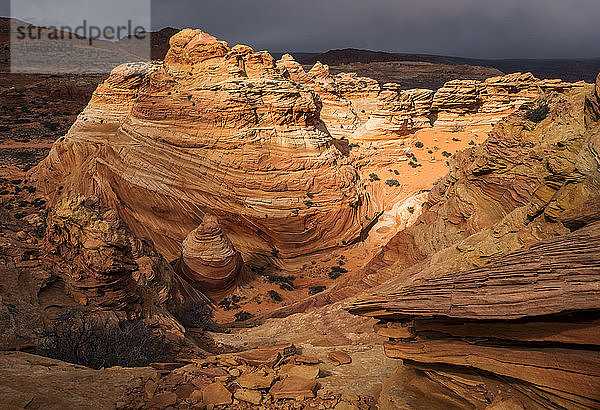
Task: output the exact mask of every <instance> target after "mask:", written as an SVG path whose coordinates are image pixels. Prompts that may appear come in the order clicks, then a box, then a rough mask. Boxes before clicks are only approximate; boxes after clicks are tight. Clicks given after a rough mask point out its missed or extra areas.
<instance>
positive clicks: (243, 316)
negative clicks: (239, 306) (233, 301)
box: [233, 310, 254, 322]
mask: <svg viewBox="0 0 600 410" xmlns="http://www.w3.org/2000/svg"><path fill="white" fill-rule="evenodd" d="M233 316H234V317H235V321H236V322H243V321H245V320H249V319H252V318H253V317H254V315H253V314H252V313H249V312H246V311H245V310H242V311H241V312H237V313H236V314H235V315H233Z"/></svg>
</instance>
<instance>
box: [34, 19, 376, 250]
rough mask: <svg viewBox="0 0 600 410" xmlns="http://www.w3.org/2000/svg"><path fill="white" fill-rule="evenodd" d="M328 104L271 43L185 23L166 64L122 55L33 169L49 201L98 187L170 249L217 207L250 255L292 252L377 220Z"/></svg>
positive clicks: (342, 238)
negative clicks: (331, 123)
mask: <svg viewBox="0 0 600 410" xmlns="http://www.w3.org/2000/svg"><path fill="white" fill-rule="evenodd" d="M319 115H320V103H319V99H318V97H317V95H316V94H315V93H314V91H312V90H310V89H309V88H308V87H306V86H303V85H301V84H298V83H295V82H292V81H290V80H289V79H286V78H284V77H282V76H281V75H280V74H279V73H278V72H277V70H276V69H275V62H274V61H273V58H272V57H271V56H270V55H269V54H268V53H266V52H258V53H255V52H253V50H252V49H251V48H249V47H246V46H235V47H232V48H230V47H229V46H228V45H227V44H226V43H225V42H223V41H218V40H217V39H215V38H214V37H212V36H210V35H208V34H206V33H203V32H202V31H200V30H189V29H187V30H183V31H181V32H180V33H178V34H177V35H175V36H173V37H172V38H171V41H170V50H169V52H168V54H167V56H166V58H165V62H164V63H163V64H135V65H134V64H129V65H124V66H121V67H118V68H116V69H115V70H114V71H113V73H112V74H111V75H110V77H109V78H108V79H107V80H106V81H105V82H104V83H103V84H102V85H100V86H99V87H98V89H97V90H96V91H95V92H94V95H93V97H92V100H91V101H90V103H89V105H88V107H87V108H86V109H85V110H84V111H83V112H82V113H81V114H80V116H79V118H78V120H77V122H76V123H75V124H74V125H73V127H72V128H71V130H70V131H69V133H68V134H67V135H66V136H65V137H64V138H62V139H61V140H59V141H58V142H57V143H56V144H55V145H54V147H53V149H52V151H51V152H50V154H49V156H48V157H47V158H46V160H45V161H43V163H41V164H40V165H39V166H38V167H37V168H36V169H35V170H34V171H33V172H32V174H31V175H32V178H33V179H35V180H36V181H37V186H38V188H40V189H41V191H42V192H44V193H46V194H48V195H49V197H50V201H51V203H55V202H56V201H57V199H58V198H59V197H61V196H64V195H65V194H66V193H68V192H78V193H84V194H92V193H93V194H96V195H97V196H98V197H99V198H100V200H101V202H102V203H103V204H106V205H108V206H109V207H111V208H113V209H115V210H117V211H118V213H119V215H120V216H121V217H122V218H123V220H124V221H125V222H126V223H127V224H128V225H129V226H130V227H131V229H132V230H133V231H134V232H135V233H136V234H137V235H138V236H144V237H149V238H151V239H152V240H153V242H154V243H155V245H156V247H157V249H158V250H159V251H160V252H161V253H163V254H164V255H165V257H167V258H168V259H169V260H174V259H176V258H178V257H179V256H180V244H181V241H183V240H184V239H185V238H186V237H187V236H188V234H189V233H190V232H191V231H192V230H193V229H195V228H196V227H197V226H198V225H199V224H200V223H201V221H202V219H203V217H204V216H205V215H206V214H207V213H210V214H214V215H215V216H217V217H218V219H219V222H220V224H221V226H222V228H223V231H224V232H225V233H226V235H227V236H228V237H229V239H230V240H231V242H232V243H233V245H234V247H235V249H237V250H238V251H240V252H241V253H242V255H244V257H245V258H246V257H248V258H270V259H275V260H277V259H279V260H283V259H286V258H292V257H295V256H299V255H303V254H307V253H311V252H315V251H318V250H322V249H328V248H334V247H337V246H343V245H344V243H348V242H350V241H352V240H353V239H354V238H356V237H358V236H359V235H360V232H361V230H362V229H363V225H365V224H366V223H367V222H368V221H367V220H366V218H365V215H366V213H367V210H368V204H369V201H368V198H366V196H365V195H364V194H363V192H362V188H361V185H360V182H359V179H358V175H357V173H356V171H355V170H354V169H353V167H352V166H351V165H350V164H349V162H348V159H347V157H345V156H344V154H343V153H342V151H340V150H339V149H338V148H337V147H336V144H334V141H333V139H332V138H331V136H330V135H329V133H328V132H327V130H326V128H325V126H324V124H323V122H322V121H321V119H320V116H319ZM59 186H62V187H63V189H62V190H57V187H59ZM370 212H372V211H370Z"/></svg>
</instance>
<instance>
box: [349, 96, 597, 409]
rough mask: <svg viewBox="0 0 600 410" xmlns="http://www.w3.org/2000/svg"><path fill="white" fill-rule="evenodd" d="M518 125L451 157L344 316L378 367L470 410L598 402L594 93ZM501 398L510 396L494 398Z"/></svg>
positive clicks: (521, 116) (507, 125)
mask: <svg viewBox="0 0 600 410" xmlns="http://www.w3.org/2000/svg"><path fill="white" fill-rule="evenodd" d="M587 88H588V89H589V91H591V94H588V95H586V93H587V91H588V90H587V89H586V90H580V91H572V92H569V93H567V94H565V95H564V96H554V97H553V98H550V99H549V100H548V102H549V105H550V110H549V113H548V115H547V117H546V118H544V119H541V118H540V119H539V123H537V124H536V123H533V122H532V121H529V120H527V119H526V118H525V117H526V115H525V114H526V113H525V112H524V111H523V112H519V113H517V114H516V115H513V116H511V117H509V118H508V119H507V120H505V121H503V122H502V123H501V124H499V125H498V126H497V127H496V128H495V130H494V133H493V134H492V135H491V136H490V138H489V139H488V140H487V141H486V142H485V143H484V144H483V145H482V146H481V147H477V148H474V149H472V150H469V151H466V152H463V153H461V154H459V155H457V156H456V157H455V163H454V164H452V166H451V172H450V173H449V174H448V175H447V176H446V177H445V178H444V179H442V180H441V181H440V182H439V183H438V184H437V185H436V186H435V188H434V190H433V191H432V192H431V194H430V197H429V200H428V202H427V204H426V206H425V210H424V212H423V214H422V215H421V216H420V217H419V219H418V220H417V222H416V223H415V224H414V225H413V226H411V227H409V228H407V229H406V230H404V231H402V232H400V233H399V234H398V235H396V236H395V237H394V238H393V239H392V240H391V241H390V243H388V244H387V245H386V247H385V249H384V250H383V251H382V252H381V253H380V255H379V256H378V257H376V258H375V259H374V260H373V261H372V262H371V263H370V264H369V266H368V267H367V268H366V269H365V272H363V278H362V279H361V280H362V283H363V286H366V284H369V283H370V284H373V283H377V282H379V283H381V281H384V280H386V279H387V280H388V281H387V282H385V283H383V284H381V285H379V286H377V287H375V288H374V289H372V290H371V291H369V292H368V293H366V294H365V295H363V296H361V297H360V298H359V299H357V300H355V301H354V302H352V303H351V304H350V305H349V306H348V309H349V310H350V311H351V312H353V313H356V314H359V315H364V316H368V317H375V318H378V319H380V320H381V323H380V324H379V325H377V326H376V331H377V333H379V334H380V335H383V336H386V337H389V338H390V339H391V341H390V342H389V343H387V344H386V345H385V346H386V354H388V355H389V356H390V357H396V358H402V359H404V360H405V363H407V364H410V365H411V366H414V367H417V368H418V369H420V370H421V371H422V373H423V374H425V375H426V376H427V377H428V378H429V379H430V380H433V381H434V382H435V383H437V384H439V385H442V386H444V388H447V389H450V390H451V391H454V392H460V393H459V394H460V395H461V397H463V398H467V399H468V400H469V401H470V403H471V404H472V405H474V406H475V407H479V406H485V405H487V403H489V402H490V401H491V400H492V399H493V400H494V401H496V399H497V400H498V401H504V400H505V399H507V398H506V397H499V396H498V394H497V392H498V386H499V385H501V386H504V387H502V389H509V388H510V389H515V390H516V391H518V392H519V393H518V394H517V395H513V397H512V399H511V400H512V401H513V402H514V403H512V404H511V405H512V406H515V405H518V406H525V407H528V406H534V407H536V406H543V407H564V408H573V407H575V408H579V407H592V408H593V407H597V406H598V403H599V402H600V396H598V392H600V390H599V389H598V386H600V373H598V371H597V369H598V368H600V366H599V365H600V362H599V361H600V356H599V355H598V346H599V342H600V339H598V337H597V335H598V330H599V329H598V326H599V323H600V322H599V321H600V317H599V316H598V311H600V309H599V307H600V306H599V305H598V302H597V301H598V300H600V299H599V298H598V283H600V248H599V246H598V244H600V241H599V239H600V222H599V221H600V213H599V212H598V209H600V208H599V207H598V204H599V201H600V195H599V193H600V157H599V156H598V149H597V147H598V144H599V138H600V132H599V131H600V124H599V123H598V117H596V116H595V115H594V114H593V113H594V110H595V108H596V107H597V103H596V101H597V96H598V89H597V87H596V88H594V87H587ZM505 391H507V390H505Z"/></svg>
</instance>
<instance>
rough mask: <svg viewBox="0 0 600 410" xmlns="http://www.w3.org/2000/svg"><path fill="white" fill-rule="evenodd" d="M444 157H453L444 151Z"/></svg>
mask: <svg viewBox="0 0 600 410" xmlns="http://www.w3.org/2000/svg"><path fill="white" fill-rule="evenodd" d="M442 155H443V156H444V157H446V158H448V157H451V156H452V154H450V153H449V152H448V151H443V152H442Z"/></svg>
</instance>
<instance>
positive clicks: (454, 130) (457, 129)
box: [450, 125, 465, 132]
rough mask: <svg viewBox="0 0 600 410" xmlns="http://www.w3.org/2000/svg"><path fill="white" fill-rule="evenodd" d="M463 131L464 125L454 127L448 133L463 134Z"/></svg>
mask: <svg viewBox="0 0 600 410" xmlns="http://www.w3.org/2000/svg"><path fill="white" fill-rule="evenodd" d="M464 130H465V126H464V125H454V126H453V127H452V128H451V129H450V131H452V132H463V131H464Z"/></svg>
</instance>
